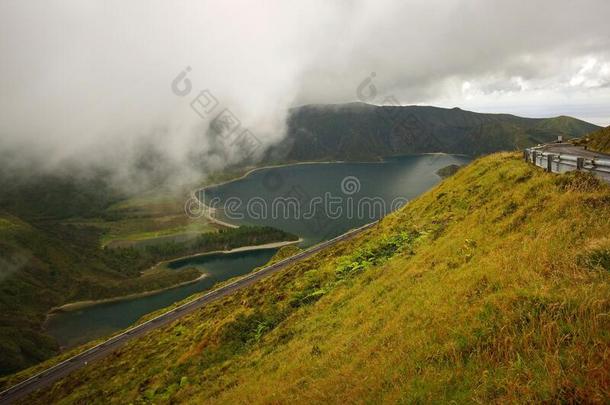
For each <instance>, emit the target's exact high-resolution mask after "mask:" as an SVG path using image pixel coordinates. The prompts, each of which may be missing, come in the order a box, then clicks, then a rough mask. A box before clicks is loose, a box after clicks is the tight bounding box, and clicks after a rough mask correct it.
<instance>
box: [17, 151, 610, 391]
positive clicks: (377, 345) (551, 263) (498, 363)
mask: <svg viewBox="0 0 610 405" xmlns="http://www.w3.org/2000/svg"><path fill="white" fill-rule="evenodd" d="M609 233H610V188H609V187H607V186H605V185H602V184H600V183H599V182H598V181H597V180H595V179H594V178H592V177H589V176H587V175H584V174H582V173H571V174H566V175H555V174H549V173H545V172H543V171H542V170H540V169H538V168H535V167H532V166H529V165H527V164H525V163H523V162H522V161H521V160H520V159H519V156H518V155H517V154H506V153H505V154H496V155H492V156H490V157H486V158H483V159H479V160H477V161H475V162H473V163H472V164H470V165H469V166H467V167H465V168H463V169H461V170H460V171H458V172H457V173H456V174H455V175H454V176H452V177H450V178H449V179H447V180H445V181H444V182H443V183H441V184H440V185H439V186H437V187H435V188H434V189H433V190H431V191H430V192H428V193H426V194H424V195H423V196H421V197H420V198H418V199H416V200H414V201H412V202H411V203H409V204H408V205H407V206H406V207H404V208H403V209H401V210H400V211H399V212H397V213H395V214H393V215H391V216H389V217H388V218H386V219H385V220H383V221H382V222H381V224H380V225H379V226H378V227H376V228H374V229H371V230H369V231H367V232H366V233H365V234H363V235H361V236H359V237H358V238H356V239H354V240H352V241H349V242H344V243H341V244H339V245H337V246H336V247H335V248H333V249H329V250H327V251H324V252H322V253H321V254H319V255H316V256H315V257H313V258H310V259H308V260H305V261H302V262H300V263H297V264H295V265H294V266H292V268H291V269H290V270H288V271H284V272H282V273H279V274H277V275H274V276H272V277H271V278H270V279H268V280H265V281H263V282H260V283H258V284H256V285H255V286H253V287H252V288H249V289H247V290H244V291H241V292H238V293H236V294H234V295H232V296H230V297H226V298H225V299H223V300H221V301H220V302H218V303H215V304H213V305H210V306H208V307H206V308H204V309H202V310H200V311H198V312H197V313H195V314H192V315H189V316H188V317H186V318H184V319H182V320H180V321H179V322H176V323H175V324H173V325H170V326H168V327H165V328H163V329H161V330H160V331H157V332H154V333H151V334H150V335H148V336H145V337H143V338H141V339H138V340H136V341H134V342H131V343H130V344H129V345H127V346H126V347H125V348H123V349H121V350H120V351H119V352H117V353H116V354H115V355H113V356H110V357H109V358H107V359H104V360H102V361H101V362H99V363H96V364H95V366H89V367H87V368H85V369H84V370H82V371H80V372H78V373H75V374H74V375H72V376H70V377H69V378H67V379H66V380H64V381H62V382H60V383H58V384H56V385H55V386H54V387H53V389H46V390H45V391H44V392H42V393H38V394H36V395H34V396H33V397H31V398H28V399H27V400H25V401H24V403H54V402H59V403H73V402H82V403H109V402H110V403H129V402H139V401H142V402H146V401H151V402H154V403H169V402H187V403H201V402H205V401H207V402H218V403H236V402H275V403H290V402H295V401H296V402H303V403H304V402H311V401H332V402H378V401H402V402H407V403H411V402H423V401H449V400H455V401H458V402H465V401H477V402H482V403H489V402H506V401H509V402H524V401H549V402H556V401H557V402H585V401H590V402H607V401H608V392H609V389H610V386H609V384H610V358H609V356H610V352H609V348H610V319H609V317H608V312H609V310H610V299H609V297H610V283H609V281H610V280H609V277H610V273H609V272H610V238H609V237H608V234H609Z"/></svg>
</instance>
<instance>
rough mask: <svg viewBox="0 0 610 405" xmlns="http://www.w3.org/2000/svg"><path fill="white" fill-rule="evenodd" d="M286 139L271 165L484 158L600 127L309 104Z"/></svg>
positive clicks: (294, 115) (294, 113)
mask: <svg viewBox="0 0 610 405" xmlns="http://www.w3.org/2000/svg"><path fill="white" fill-rule="evenodd" d="M287 128H288V130H287V136H286V138H285V139H284V140H283V141H282V142H281V143H280V144H279V145H277V146H275V147H273V148H272V149H271V150H270V151H269V152H268V155H267V158H266V159H267V160H268V161H274V162H279V161H307V160H330V159H339V160H374V159H379V158H381V157H386V156H392V155H404V154H410V153H425V152H445V153H458V154H467V155H475V156H476V155H482V154H487V153H491V152H497V151H503V150H507V151H511V150H516V149H521V148H524V147H528V146H532V145H535V144H538V143H544V142H549V141H553V140H556V139H557V136H558V135H563V136H564V138H566V139H567V138H574V137H580V136H582V135H584V134H586V133H588V132H591V131H594V130H596V129H598V128H599V127H598V126H596V125H593V124H589V123H587V122H584V121H580V120H577V119H575V118H571V117H565V116H561V117H556V118H545V119H532V118H522V117H517V116H514V115H509V114H480V113H474V112H470V111H464V110H461V109H459V108H453V109H445V108H437V107H424V106H405V107H390V106H382V107H379V106H373V105H369V104H364V103H351V104H340V105H307V106H303V107H299V108H295V109H293V110H291V113H290V116H289V119H288V122H287Z"/></svg>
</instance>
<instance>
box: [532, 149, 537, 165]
mask: <svg viewBox="0 0 610 405" xmlns="http://www.w3.org/2000/svg"><path fill="white" fill-rule="evenodd" d="M536 155H537V153H536V151H535V150H533V151H532V163H533V164H534V165H536V164H537V163H538V162H537V161H536V158H537V156H536Z"/></svg>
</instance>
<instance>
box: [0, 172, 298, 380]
mask: <svg viewBox="0 0 610 405" xmlns="http://www.w3.org/2000/svg"><path fill="white" fill-rule="evenodd" d="M0 189H2V190H3V192H2V193H1V194H0V375H4V374H7V373H14V372H15V371H18V370H20V369H23V368H25V367H28V366H31V365H32V364H36V363H37V362H40V361H42V360H44V359H47V358H49V357H51V356H52V355H55V354H57V352H58V349H59V348H58V347H57V343H56V342H55V341H54V340H53V339H52V338H51V337H50V336H48V335H47V334H46V333H45V331H44V330H43V323H44V321H45V318H46V314H47V312H48V311H49V310H51V309H52V308H53V307H56V306H60V305H63V304H66V303H70V302H74V301H82V300H95V299H101V298H109V297H117V296H123V295H128V294H133V293H138V292H144V291H151V290H157V289H160V288H166V287H169V286H172V285H175V284H178V283H182V282H186V281H189V280H194V279H196V278H197V277H199V276H200V275H201V273H200V272H199V271H198V270H196V269H180V270H171V269H165V268H152V269H151V266H153V265H155V264H156V263H158V262H159V261H161V260H166V259H171V258H176V257H180V256H185V255H188V254H193V253H199V252H205V251H211V250H223V249H230V248H235V247H240V246H245V245H252V244H263V243H269V242H276V241H281V240H288V239H293V240H294V239H297V238H296V236H294V235H289V234H287V233H285V232H282V231H279V230H275V229H273V228H266V227H242V228H239V229H231V230H226V231H223V232H220V231H218V230H217V229H215V228H209V229H205V227H201V226H199V225H200V224H201V222H202V221H198V223H194V222H193V220H191V219H189V218H188V217H187V216H186V215H185V214H184V208H183V204H184V196H183V195H182V194H179V193H178V195H174V196H173V199H172V198H170V199H169V200H168V201H166V199H161V200H160V199H158V198H156V197H155V196H154V195H138V196H137V198H133V199H126V196H124V195H121V194H120V193H117V192H116V191H113V190H112V189H111V188H110V187H109V186H108V185H107V184H106V183H105V182H103V181H91V180H84V179H76V178H73V177H70V176H64V175H59V176H55V175H54V176H32V177H28V178H27V179H26V178H22V177H9V176H2V175H1V174H0ZM170 197H171V196H170ZM117 202H120V204H115V203H117ZM157 211H160V212H157ZM204 223H205V222H204ZM176 229H177V230H178V231H180V230H183V229H187V230H188V229H191V231H192V232H194V233H195V236H194V237H193V238H192V239H189V240H188V241H185V242H171V241H167V240H165V241H162V243H159V244H151V245H147V246H145V247H142V248H131V247H129V248H120V249H111V248H101V242H102V241H103V240H104V238H107V237H108V235H109V234H110V235H113V234H115V233H118V235H119V236H120V235H124V234H127V236H129V235H130V233H131V232H134V231H136V230H139V231H140V232H142V231H144V230H157V231H164V230H167V231H168V232H173V231H174V230H176ZM202 229H204V230H205V232H203V231H202ZM197 232H199V233H200V234H199V235H197Z"/></svg>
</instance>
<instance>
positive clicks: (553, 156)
mask: <svg viewBox="0 0 610 405" xmlns="http://www.w3.org/2000/svg"><path fill="white" fill-rule="evenodd" d="M523 158H524V159H525V161H526V162H529V163H532V164H534V165H536V166H538V167H541V168H543V169H544V170H546V171H547V172H552V173H566V172H571V171H575V170H576V171H584V172H590V173H593V174H595V175H596V176H597V177H599V178H601V179H602V180H604V181H606V182H607V183H610V158H609V159H603V158H589V157H583V156H578V155H573V154H570V153H557V152H547V151H545V150H544V146H536V147H533V148H527V149H525V150H524V151H523Z"/></svg>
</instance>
